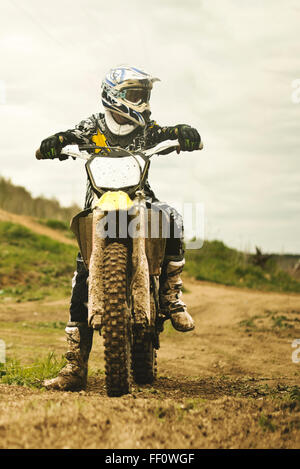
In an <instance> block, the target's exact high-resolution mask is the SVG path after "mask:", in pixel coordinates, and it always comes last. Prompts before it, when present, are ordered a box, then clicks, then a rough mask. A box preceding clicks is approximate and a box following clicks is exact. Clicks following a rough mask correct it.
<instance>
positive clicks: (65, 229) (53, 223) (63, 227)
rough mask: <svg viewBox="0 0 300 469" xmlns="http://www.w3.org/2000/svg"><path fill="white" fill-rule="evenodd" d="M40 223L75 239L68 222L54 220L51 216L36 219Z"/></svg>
mask: <svg viewBox="0 0 300 469" xmlns="http://www.w3.org/2000/svg"><path fill="white" fill-rule="evenodd" d="M37 221H38V223H40V225H43V226H47V227H48V228H51V229H52V230H58V231H60V232H61V233H62V234H63V235H64V236H66V237H67V238H71V239H75V235H74V233H73V232H72V231H71V230H70V224H69V223H68V222H66V221H62V220H56V219H53V218H48V219H43V218H42V219H39V220H37Z"/></svg>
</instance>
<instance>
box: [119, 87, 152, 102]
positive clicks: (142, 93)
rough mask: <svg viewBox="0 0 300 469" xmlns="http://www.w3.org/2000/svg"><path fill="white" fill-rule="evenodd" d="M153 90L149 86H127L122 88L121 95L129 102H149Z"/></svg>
mask: <svg viewBox="0 0 300 469" xmlns="http://www.w3.org/2000/svg"><path fill="white" fill-rule="evenodd" d="M150 94H151V91H150V90H149V89H147V88H126V89H124V90H122V92H121V97H122V98H123V99H124V100H125V101H128V102H129V103H132V104H135V105H139V104H142V103H148V102H149V100H150Z"/></svg>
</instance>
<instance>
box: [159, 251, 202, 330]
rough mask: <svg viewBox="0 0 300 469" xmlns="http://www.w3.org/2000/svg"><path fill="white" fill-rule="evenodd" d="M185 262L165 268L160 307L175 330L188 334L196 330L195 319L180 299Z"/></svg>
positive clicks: (170, 263) (168, 264)
mask: <svg viewBox="0 0 300 469" xmlns="http://www.w3.org/2000/svg"><path fill="white" fill-rule="evenodd" d="M184 264H185V261H184V259H182V260H180V261H169V262H168V263H167V264H165V265H164V266H163V269H162V275H161V278H160V306H161V309H162V313H163V314H165V315H166V316H168V317H169V318H170V319H171V323H172V326H173V327H174V329H176V330H177V331H180V332H188V331H192V330H193V329H195V323H194V320H193V318H192V317H191V316H190V314H189V313H188V312H187V309H186V305H185V304H184V303H183V301H182V300H181V299H180V297H181V295H182V291H181V289H182V280H181V278H180V274H181V272H182V270H183V267H184Z"/></svg>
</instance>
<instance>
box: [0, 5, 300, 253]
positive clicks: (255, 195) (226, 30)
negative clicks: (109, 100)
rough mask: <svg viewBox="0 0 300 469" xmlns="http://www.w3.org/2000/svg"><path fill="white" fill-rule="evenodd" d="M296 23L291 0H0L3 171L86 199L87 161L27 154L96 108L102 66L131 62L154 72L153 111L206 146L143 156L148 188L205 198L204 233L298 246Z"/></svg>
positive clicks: (271, 247) (176, 198)
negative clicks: (147, 162)
mask: <svg viewBox="0 0 300 469" xmlns="http://www.w3.org/2000/svg"><path fill="white" fill-rule="evenodd" d="M299 25H300V4H299V1H296V0H264V1H263V2H262V1H259V0H252V1H251V2H249V1H246V0H185V1H184V2H183V1H179V0H152V1H151V2H148V1H146V0H127V1H126V2H124V1H121V0H115V1H114V2H108V1H106V0H105V1H104V0H59V1H57V0H51V2H41V1H40V0H26V1H21V0H0V155H1V168H0V175H2V176H5V177H7V178H11V180H12V181H13V182H14V183H15V184H21V185H23V186H25V187H26V188H28V189H30V191H31V192H32V194H33V195H34V196H38V195H41V194H42V195H45V196H47V197H53V196H55V197H56V198H57V199H58V200H59V201H60V202H61V203H62V204H63V205H69V204H71V203H72V202H77V203H78V204H80V205H82V203H83V199H84V192H85V181H86V176H85V171H84V167H83V164H82V162H81V161H73V160H71V161H65V162H59V161H42V162H40V161H36V160H35V158H34V154H35V150H36V148H38V147H39V144H40V141H41V140H42V139H44V138H45V137H47V136H49V135H51V134H53V133H54V132H58V131H60V130H66V129H69V128H72V127H74V125H75V124H77V123H78V122H79V121H80V120H82V119H83V118H85V117H88V116H89V115H91V114H92V113H95V112H99V111H101V109H102V106H101V100H100V85H101V80H102V77H103V75H104V74H105V73H106V71H107V70H108V69H109V68H111V67H112V66H115V65H118V64H120V63H130V64H133V65H136V66H138V67H142V68H144V69H146V70H147V71H149V72H151V73H152V74H155V75H156V76H159V77H160V78H161V82H159V83H156V84H155V85H154V86H155V89H154V91H153V93H152V117H153V118H155V120H156V121H157V122H158V123H159V124H161V125H175V124H178V123H187V124H190V125H192V126H194V127H196V128H197V129H198V130H199V132H200V134H201V136H202V139H203V142H204V147H205V148H204V150H203V151H202V152H194V153H193V154H191V153H182V154H181V155H180V156H179V157H178V156H177V155H173V156H165V157H162V158H160V159H157V160H156V161H154V162H153V163H152V168H151V174H150V182H151V185H152V187H153V189H154V190H155V192H156V194H157V196H158V197H159V198H160V199H161V200H165V201H168V202H170V203H183V202H185V203H187V202H198V203H203V204H204V206H205V236H206V238H208V239H216V238H217V239H220V240H223V241H224V242H225V243H227V244H228V245H229V246H233V247H237V248H239V249H246V250H253V249H254V247H255V246H256V245H257V246H260V247H261V248H262V249H263V250H265V251H273V252H275V251H276V252H285V253H287V252H290V253H300V222H299V203H300V152H299V146H300V120H299V116H300V102H298V101H300V100H299V99H297V96H300V92H299V93H298V95H297V88H293V85H294V86H297V82H296V80H297V79H300V50H299V49H300V46H299V44H300V41H299ZM299 88H300V86H299ZM293 93H294V94H293Z"/></svg>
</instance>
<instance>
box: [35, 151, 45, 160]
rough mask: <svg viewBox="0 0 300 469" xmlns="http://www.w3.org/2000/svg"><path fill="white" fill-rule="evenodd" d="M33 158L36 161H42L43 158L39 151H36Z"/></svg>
mask: <svg viewBox="0 0 300 469" xmlns="http://www.w3.org/2000/svg"><path fill="white" fill-rule="evenodd" d="M35 157H36V159H37V160H42V159H43V156H42V153H41V150H40V149H38V150H37V151H36V152H35Z"/></svg>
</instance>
